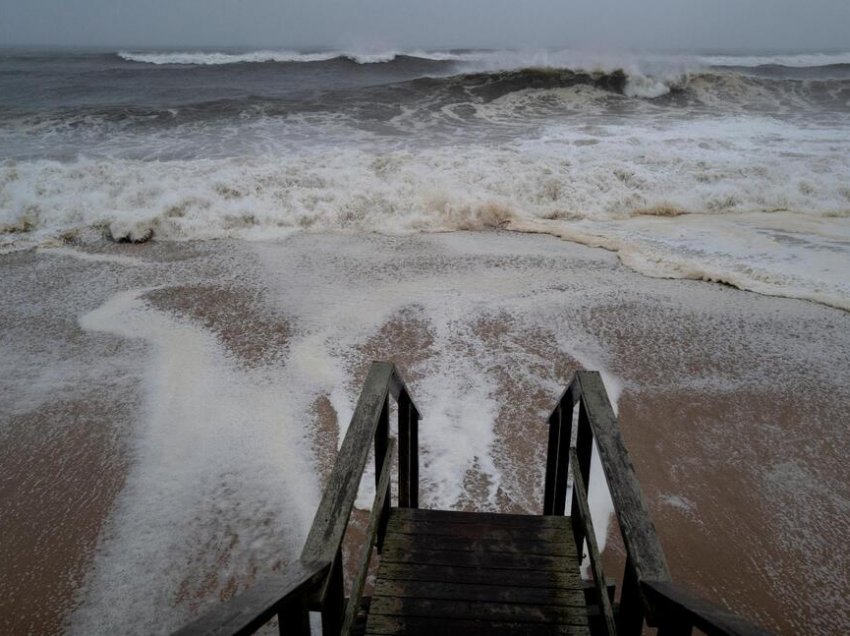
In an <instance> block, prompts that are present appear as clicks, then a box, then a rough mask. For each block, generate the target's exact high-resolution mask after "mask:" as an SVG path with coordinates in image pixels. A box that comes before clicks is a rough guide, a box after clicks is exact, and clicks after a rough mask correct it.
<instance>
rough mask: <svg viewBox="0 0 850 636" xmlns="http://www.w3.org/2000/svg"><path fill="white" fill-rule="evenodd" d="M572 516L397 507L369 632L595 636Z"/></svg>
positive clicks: (389, 529)
mask: <svg viewBox="0 0 850 636" xmlns="http://www.w3.org/2000/svg"><path fill="white" fill-rule="evenodd" d="M579 566H580V563H579V558H578V556H577V554H576V547H575V543H574V542H573V541H572V530H571V527H570V523H569V518H567V517H544V516H532V515H506V514H483V513H473V512H450V511H443V510H415V509H410V508H393V510H392V512H391V513H390V519H389V523H388V525H387V533H386V535H385V537H384V545H383V549H382V551H381V565H380V568H379V569H378V576H377V582H376V583H375V591H374V593H373V594H372V602H371V605H370V608H369V613H368V619H367V622H366V630H365V632H366V633H367V634H409V635H414V634H416V635H421V636H432V635H433V634H466V635H468V636H475V635H478V634H481V635H489V634H576V635H577V636H578V635H582V636H585V635H589V634H590V631H589V628H588V616H587V604H586V602H585V597H584V586H583V584H582V580H581V576H580V575H579Z"/></svg>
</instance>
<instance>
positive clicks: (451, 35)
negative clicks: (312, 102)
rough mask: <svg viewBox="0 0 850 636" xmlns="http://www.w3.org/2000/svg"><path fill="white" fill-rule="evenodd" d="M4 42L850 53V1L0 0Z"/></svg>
mask: <svg viewBox="0 0 850 636" xmlns="http://www.w3.org/2000/svg"><path fill="white" fill-rule="evenodd" d="M0 45H6V46H10V45H84V46H116V47H161V48H164V47H168V48H181V47H210V48H212V47H228V46H239V47H283V48H307V47H311V48H328V47H335V48H359V49H370V50H377V49H389V48H418V47H428V48H447V47H512V48H538V47H539V48H542V47H553V46H554V47H558V46H563V47H570V48H593V49H606V48H619V49H623V48H638V49H690V50H694V49H750V50H777V51H795V50H828V49H833V50H835V49H837V50H841V51H847V50H850V0H511V1H508V0H0Z"/></svg>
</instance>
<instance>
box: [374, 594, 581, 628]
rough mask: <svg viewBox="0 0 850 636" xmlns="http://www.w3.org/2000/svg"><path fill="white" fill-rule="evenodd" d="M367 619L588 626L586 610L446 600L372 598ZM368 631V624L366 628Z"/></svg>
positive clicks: (553, 606) (557, 606)
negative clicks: (384, 616)
mask: <svg viewBox="0 0 850 636" xmlns="http://www.w3.org/2000/svg"><path fill="white" fill-rule="evenodd" d="M369 614H370V616H377V615H381V614H385V615H391V616H425V617H433V618H451V619H472V620H484V621H487V620H490V621H505V622H512V623H558V624H562V625H587V623H588V618H587V610H586V608H585V607H584V606H582V607H563V606H559V605H548V606H545V605H518V604H511V603H498V602H497V603H488V602H478V601H446V600H435V599H421V598H389V597H386V596H373V597H372V605H371V607H370V608H369ZM367 630H368V625H367Z"/></svg>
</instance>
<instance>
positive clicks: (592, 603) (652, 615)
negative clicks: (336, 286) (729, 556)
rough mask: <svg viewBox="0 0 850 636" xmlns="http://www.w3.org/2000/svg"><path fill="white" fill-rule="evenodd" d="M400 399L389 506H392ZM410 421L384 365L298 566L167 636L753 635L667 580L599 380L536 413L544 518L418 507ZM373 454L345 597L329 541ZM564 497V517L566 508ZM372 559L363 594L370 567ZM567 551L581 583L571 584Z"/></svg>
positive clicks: (410, 408) (748, 626) (365, 395)
mask: <svg viewBox="0 0 850 636" xmlns="http://www.w3.org/2000/svg"><path fill="white" fill-rule="evenodd" d="M390 397H392V398H394V399H395V401H396V403H397V413H398V415H397V440H398V450H399V452H398V495H397V505H396V506H392V496H391V494H392V493H391V492H390V491H391V479H390V477H391V474H392V472H393V465H394V463H395V457H396V438H394V437H391V436H390ZM419 419H420V415H419V410H418V409H417V407H416V405H415V404H414V402H413V399H412V398H411V396H410V393H409V392H408V390H407V387H406V386H405V384H404V382H403V381H402V380H401V378H400V377H399V375H398V373H397V372H396V369H395V367H394V365H392V364H391V363H387V362H374V363H373V364H372V367H371V368H370V370H369V375H368V377H367V378H366V382H365V384H364V387H363V391H362V393H361V395H360V399H359V400H358V403H357V407H356V409H355V412H354V416H353V417H352V420H351V424H350V426H349V428H348V432H347V433H346V436H345V439H344V440H343V443H342V446H341V447H340V451H339V455H338V457H337V461H336V465H335V467H334V470H333V472H332V473H331V476H330V478H329V480H328V483H327V485H326V488H325V491H324V494H323V496H322V501H321V503H320V504H319V508H318V510H317V511H316V516H315V518H314V521H313V525H312V527H311V530H310V533H309V535H308V537H307V540H306V542H305V545H304V548H303V550H302V552H301V556H300V558H299V559H298V560H297V561H295V562H294V563H292V564H290V565H289V566H288V567H287V568H286V570H285V571H284V572H282V573H281V574H279V575H277V576H275V577H271V578H268V579H265V580H262V581H260V582H258V583H257V584H256V585H255V586H254V587H252V588H251V589H250V590H248V591H247V592H245V593H243V594H241V595H239V596H237V597H235V598H234V599H232V600H231V601H229V602H228V603H226V604H222V605H220V606H218V607H216V608H214V609H213V610H211V611H210V612H209V613H207V614H206V615H204V616H202V617H200V618H199V619H198V620H197V621H195V622H194V623H192V624H190V625H187V626H186V627H184V628H183V629H181V630H179V631H178V632H177V634H181V635H188V634H228V635H233V634H250V633H253V632H255V631H257V630H258V629H259V628H261V627H263V626H264V625H265V624H266V623H268V622H269V621H273V620H274V619H275V618H276V619H277V622H278V629H279V631H280V633H281V634H297V635H299V636H302V635H304V634H309V633H310V631H311V625H310V620H309V614H310V613H311V612H314V613H318V614H319V615H320V617H321V631H322V633H323V636H336V635H338V634H346V635H347V634H358V633H367V634H380V635H388V634H407V635H410V636H413V635H422V636H431V635H439V634H461V635H463V636H475V635H476V634H487V635H491V634H492V635H496V634H529V635H532V636H533V635H536V634H565V635H572V634H576V635H578V634H581V635H593V636H596V635H597V634H600V635H606V636H614V635H615V634H623V635H627V636H637V635H639V634H641V633H642V632H643V630H644V626H645V625H648V626H651V627H656V628H657V629H658V634H659V635H660V636H679V635H687V634H691V633H692V631H693V630H694V628H696V629H698V630H699V631H700V632H702V633H704V634H708V635H709V636H713V635H718V636H732V635H763V634H766V633H767V632H765V631H764V630H762V629H761V628H759V627H757V626H755V625H753V624H752V623H750V622H748V621H746V620H745V619H742V618H741V617H738V616H736V615H734V614H731V613H730V612H728V611H726V610H725V609H723V608H721V607H718V606H716V605H714V604H712V603H709V602H707V601H705V600H703V599H700V598H698V597H695V596H693V595H691V594H690V593H688V592H687V591H686V590H685V589H683V588H682V587H681V586H679V585H676V584H675V583H673V582H672V581H671V579H670V575H669V572H668V570H667V564H666V561H665V559H664V553H663V551H662V549H661V544H660V542H659V541H658V537H657V535H656V533H655V528H654V526H653V525H652V521H651V520H650V518H649V513H648V510H647V507H646V503H645V502H644V499H643V495H642V493H641V490H640V486H639V484H638V482H637V479H636V477H635V474H634V469H633V468H632V465H631V461H630V460H629V457H628V453H627V451H626V448H625V444H624V443H623V439H622V437H621V435H620V431H619V427H618V425H617V419H616V416H615V415H614V413H613V411H612V409H611V405H610V403H609V401H608V396H607V394H606V392H605V387H604V385H603V384H602V380H601V378H600V376H599V374H598V373H596V372H592V371H579V372H578V373H576V376H575V378H574V379H573V381H572V382H571V383H570V385H569V386H568V387H567V388H566V389H565V390H564V392H563V394H562V395H561V396H560V397H559V398H558V400H557V403H556V406H555V408H554V410H553V411H552V414H551V416H550V417H549V439H548V448H547V461H546V479H545V487H544V502H543V514H542V515H507V514H490V513H473V512H456V511H447V510H421V509H419V452H418V432H419ZM373 446H374V457H375V499H374V502H373V505H372V510H371V514H370V517H369V526H368V529H367V532H366V542H365V545H364V546H363V547H362V553H361V555H360V558H359V564H358V568H357V571H356V572H355V573H354V576H353V583H352V585H351V589H350V590H349V592H348V594H346V590H345V585H344V576H343V574H344V573H343V559H342V549H341V546H342V541H343V538H344V536H345V531H346V528H347V526H348V521H349V518H350V516H351V511H352V508H353V506H354V500H355V498H356V497H357V491H358V487H359V485H360V480H361V477H362V475H363V470H364V468H365V466H366V462H367V461H368V458H369V453H370V450H371V449H372V448H373ZM594 446H595V448H596V450H597V452H598V454H599V458H600V462H601V464H602V468H603V472H604V476H605V479H606V482H607V485H608V489H609V491H610V493H611V498H612V500H613V502H614V509H615V513H616V515H617V521H618V525H619V527H620V532H621V536H622V540H623V545H624V546H625V549H626V562H625V564H624V569H623V573H622V577H621V578H620V594H619V602H618V603H616V604H614V602H613V600H614V586H612V585H611V584H610V582H609V579H607V578H606V577H605V573H604V572H603V569H602V562H601V558H600V555H599V550H598V547H597V545H596V538H595V536H596V535H595V532H594V528H593V520H592V519H591V516H590V512H589V507H588V502H587V490H586V484H587V482H588V479H589V478H590V463H591V455H592V452H593V448H594ZM568 495H569V499H570V501H571V506H570V514H569V516H567V515H566V505H567V499H568ZM375 553H377V554H379V555H380V563H379V566H378V569H377V576H376V581H375V584H374V590H373V593H372V595H371V597H367V598H364V597H363V595H364V590H365V589H366V581H367V575H368V573H369V569H370V563H371V562H372V558H373V555H374V554H375ZM580 555H581V556H582V557H583V556H584V555H586V556H587V557H588V558H589V565H590V568H589V569H590V578H589V579H588V580H583V579H582V577H581V575H580V562H581V559H580Z"/></svg>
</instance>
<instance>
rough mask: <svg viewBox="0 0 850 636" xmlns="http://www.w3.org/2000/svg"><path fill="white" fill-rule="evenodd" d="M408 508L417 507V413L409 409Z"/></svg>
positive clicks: (412, 408)
mask: <svg viewBox="0 0 850 636" xmlns="http://www.w3.org/2000/svg"><path fill="white" fill-rule="evenodd" d="M409 457H410V507H411V508H418V507H419V411H417V410H416V407H415V406H413V405H412V404H411V408H410V455H409Z"/></svg>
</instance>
